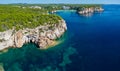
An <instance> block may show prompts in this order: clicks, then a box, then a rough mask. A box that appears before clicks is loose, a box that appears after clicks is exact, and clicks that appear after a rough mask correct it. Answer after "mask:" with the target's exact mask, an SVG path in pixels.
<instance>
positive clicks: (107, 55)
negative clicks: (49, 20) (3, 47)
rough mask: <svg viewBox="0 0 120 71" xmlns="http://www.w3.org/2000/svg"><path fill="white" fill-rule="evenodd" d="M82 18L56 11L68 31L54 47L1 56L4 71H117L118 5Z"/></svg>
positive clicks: (25, 48) (30, 48) (32, 46)
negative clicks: (64, 22) (63, 20)
mask: <svg viewBox="0 0 120 71" xmlns="http://www.w3.org/2000/svg"><path fill="white" fill-rule="evenodd" d="M103 7H104V9H105V11H104V12H102V13H95V14H93V15H92V16H89V17H85V16H81V15H78V14H77V13H76V12H74V11H58V12H57V13H56V14H58V15H60V16H61V17H62V18H64V19H65V21H66V23H67V27H68V30H67V32H66V33H65V34H64V36H62V37H61V38H60V39H59V40H60V41H62V40H64V41H63V43H60V44H59V45H57V46H54V47H53V48H50V49H47V50H39V49H38V48H37V46H36V45H35V44H32V43H29V44H25V45H24V46H23V47H22V48H19V49H18V48H10V49H9V50H8V51H7V52H4V53H2V54H0V64H1V66H0V70H2V66H3V68H4V70H5V71H120V33H119V32H120V5H103Z"/></svg>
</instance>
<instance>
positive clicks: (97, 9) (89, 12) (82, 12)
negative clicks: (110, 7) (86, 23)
mask: <svg viewBox="0 0 120 71" xmlns="http://www.w3.org/2000/svg"><path fill="white" fill-rule="evenodd" d="M102 11H104V9H103V8H102V7H89V8H85V7H83V8H82V9H81V10H79V11H77V12H78V13H79V14H80V15H83V16H91V15H92V14H93V13H94V12H102Z"/></svg>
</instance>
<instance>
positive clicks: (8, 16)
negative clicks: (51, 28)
mask: <svg viewBox="0 0 120 71" xmlns="http://www.w3.org/2000/svg"><path fill="white" fill-rule="evenodd" d="M60 19H61V17H59V16H57V15H54V14H48V13H47V11H46V10H43V9H34V8H27V7H26V8H22V7H18V6H11V5H0V31H5V30H8V29H12V28H13V27H14V28H15V29H16V30H19V29H24V28H34V27H37V26H39V25H44V24H45V23H47V24H56V23H58V22H59V20H60Z"/></svg>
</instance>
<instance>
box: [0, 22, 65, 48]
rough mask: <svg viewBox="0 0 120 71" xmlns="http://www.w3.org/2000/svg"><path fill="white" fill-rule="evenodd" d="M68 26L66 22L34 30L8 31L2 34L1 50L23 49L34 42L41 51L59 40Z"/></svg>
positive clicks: (0, 35)
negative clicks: (8, 48)
mask: <svg viewBox="0 0 120 71" xmlns="http://www.w3.org/2000/svg"><path fill="white" fill-rule="evenodd" d="M66 30H67V26H66V23H65V21H64V20H60V21H59V23H57V24H53V25H49V24H47V25H43V26H38V27H36V28H34V29H29V28H25V29H22V30H19V31H15V30H14V29H12V30H7V31H4V32H0V50H2V49H5V48H7V47H22V46H23V44H25V43H28V42H33V43H35V44H37V45H38V46H39V47H40V48H41V49H45V48H46V47H47V46H49V45H51V44H53V43H54V42H55V39H57V38H59V37H60V36H61V35H62V34H63V33H64V32H65V31H66Z"/></svg>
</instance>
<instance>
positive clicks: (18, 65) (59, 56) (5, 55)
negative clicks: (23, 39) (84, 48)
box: [0, 35, 76, 71]
mask: <svg viewBox="0 0 120 71" xmlns="http://www.w3.org/2000/svg"><path fill="white" fill-rule="evenodd" d="M64 37H65V35H64V36H63V37H61V38H64ZM58 40H62V39H58ZM65 41H66V40H65ZM66 43H67V42H66ZM66 43H60V44H58V45H56V46H54V47H52V48H49V49H46V50H40V49H38V47H37V45H35V44H33V43H28V44H25V45H23V47H22V48H9V49H8V51H6V52H1V54H0V71H67V66H69V64H70V63H72V61H71V59H70V56H72V55H73V54H75V53H76V50H75V48H73V47H71V46H69V47H68V46H67V45H65V44H66Z"/></svg>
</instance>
